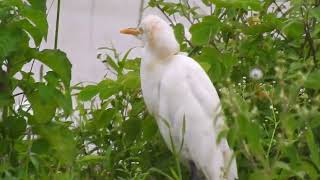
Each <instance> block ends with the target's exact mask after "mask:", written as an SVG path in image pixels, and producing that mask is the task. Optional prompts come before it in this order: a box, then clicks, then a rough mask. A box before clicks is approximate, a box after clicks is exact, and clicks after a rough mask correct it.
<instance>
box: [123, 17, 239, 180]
mask: <svg viewBox="0 0 320 180" xmlns="http://www.w3.org/2000/svg"><path fill="white" fill-rule="evenodd" d="M121 33H123V34H131V35H134V36H136V37H137V38H138V39H140V40H142V41H143V43H144V50H145V54H144V57H143V59H142V62H141V67H140V75H141V86H142V94H143V98H144V101H145V103H146V106H147V108H148V111H149V112H150V113H151V114H152V115H153V116H154V117H155V119H156V121H157V124H158V127H159V130H160V133H161V134H162V136H163V138H164V140H165V142H166V144H167V145H168V147H169V148H170V149H171V151H174V150H175V151H179V154H180V157H181V160H182V162H187V163H188V164H189V165H190V168H191V176H192V179H197V178H199V177H200V175H199V174H200V173H199V172H201V174H202V176H203V175H204V176H205V177H206V179H208V180H220V179H228V180H231V179H236V178H237V167H236V161H235V158H234V156H233V152H232V150H231V149H230V148H229V145H228V142H227V140H226V138H225V137H222V138H221V139H219V140H218V135H219V133H220V132H221V131H222V129H223V126H224V121H223V118H222V116H221V114H220V113H221V105H220V100H219V96H218V94H217V92H216V89H215V88H214V86H213V84H212V83H211V81H210V79H209V77H208V76H207V74H206V73H205V71H204V70H203V69H202V68H201V66H200V65H199V64H198V63H197V62H196V61H194V60H193V59H192V58H190V57H187V56H185V55H182V54H180V53H179V51H180V49H179V44H178V42H177V40H176V38H175V35H174V32H173V30H172V28H171V27H170V26H169V24H168V23H166V22H165V21H164V20H162V19H161V18H159V17H158V16H155V15H149V16H147V17H146V18H144V19H143V20H142V23H141V25H140V27H139V28H127V29H123V30H121Z"/></svg>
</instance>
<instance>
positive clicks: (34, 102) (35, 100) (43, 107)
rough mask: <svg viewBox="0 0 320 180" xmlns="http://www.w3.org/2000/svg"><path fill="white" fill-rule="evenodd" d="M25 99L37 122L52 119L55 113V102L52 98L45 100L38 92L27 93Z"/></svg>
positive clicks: (45, 121)
mask: <svg viewBox="0 0 320 180" xmlns="http://www.w3.org/2000/svg"><path fill="white" fill-rule="evenodd" d="M27 99H28V101H29V102H30V104H31V107H32V110H33V114H34V117H35V119H36V121H37V122H38V123H47V122H49V121H51V120H52V118H53V117H54V115H55V113H56V109H57V104H56V103H55V102H54V100H53V99H52V102H47V101H45V100H44V99H42V96H41V95H40V94H39V92H37V91H35V92H33V93H28V94H27Z"/></svg>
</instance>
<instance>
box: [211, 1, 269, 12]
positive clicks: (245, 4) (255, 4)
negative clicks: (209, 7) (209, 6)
mask: <svg viewBox="0 0 320 180" xmlns="http://www.w3.org/2000/svg"><path fill="white" fill-rule="evenodd" d="M209 1H211V2H212V3H214V4H215V5H216V6H217V7H219V8H221V7H225V8H243V9H246V10H249V9H253V10H257V11H258V10H261V8H262V6H261V5H262V4H263V3H261V2H260V1H259V0H209Z"/></svg>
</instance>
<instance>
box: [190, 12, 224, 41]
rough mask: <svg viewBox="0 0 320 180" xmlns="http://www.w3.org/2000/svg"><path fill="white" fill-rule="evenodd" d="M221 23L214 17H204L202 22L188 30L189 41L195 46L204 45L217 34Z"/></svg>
mask: <svg viewBox="0 0 320 180" xmlns="http://www.w3.org/2000/svg"><path fill="white" fill-rule="evenodd" d="M220 26H221V23H220V21H219V19H218V18H217V17H215V16H206V17H204V18H203V21H202V22H200V23H197V24H194V25H192V26H191V28H190V32H191V34H192V38H191V41H192V43H194V44H196V45H206V44H208V43H209V41H210V40H211V39H212V38H213V37H214V36H215V34H216V33H217V32H218V30H219V28H220Z"/></svg>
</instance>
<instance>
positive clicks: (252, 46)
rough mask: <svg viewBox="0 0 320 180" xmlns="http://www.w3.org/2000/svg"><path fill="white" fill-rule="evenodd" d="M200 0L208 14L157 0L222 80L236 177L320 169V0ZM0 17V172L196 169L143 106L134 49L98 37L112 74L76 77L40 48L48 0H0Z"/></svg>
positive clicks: (160, 175)
mask: <svg viewBox="0 0 320 180" xmlns="http://www.w3.org/2000/svg"><path fill="white" fill-rule="evenodd" d="M199 3H200V2H199ZM202 3H203V5H204V6H206V7H207V9H206V11H207V14H204V11H205V10H201V9H200V8H199V7H193V6H192V5H191V4H190V3H189V1H188V0H183V1H182V0H181V1H179V2H177V3H172V2H168V1H165V0H150V1H149V7H150V8H157V9H159V10H160V11H161V12H162V13H164V14H165V15H166V16H164V17H167V20H168V21H169V22H170V23H172V27H173V28H174V33H175V35H176V38H177V40H178V42H179V44H180V48H181V49H182V50H183V51H186V52H187V53H189V55H190V56H191V57H193V58H194V59H196V60H197V61H198V62H199V63H200V64H201V65H202V66H203V68H204V69H205V70H206V71H207V73H208V75H209V77H210V78H211V80H212V81H213V82H214V84H215V87H216V88H217V90H218V93H219V95H220V97H221V100H222V103H223V106H222V107H223V109H224V116H225V120H226V123H227V124H228V127H229V128H228V129H226V130H225V131H223V133H221V135H220V137H222V136H227V138H228V141H229V144H230V146H232V148H233V149H234V150H235V153H236V158H237V165H238V171H239V176H240V179H319V178H320V177H319V174H320V136H319V133H318V132H319V130H320V95H319V89H320V84H319V82H320V71H319V66H320V62H319V61H320V60H319V59H320V50H319V48H320V17H319V12H320V11H319V10H320V8H319V7H320V6H319V5H320V2H319V0H310V1H306V0H292V1H287V2H277V3H276V2H275V1H272V0H265V1H260V0H228V1H227V0H202ZM177 17H179V18H177ZM176 19H185V20H186V21H185V22H187V24H185V25H183V24H181V22H176ZM0 20H1V21H0V65H1V68H0V115H1V117H0V177H1V179H139V180H140V179H188V178H189V177H188V176H189V173H188V170H187V168H186V167H185V166H183V165H180V163H179V161H178V159H179V157H178V155H177V152H174V153H171V152H170V151H169V150H168V148H167V147H166V145H165V144H164V142H163V140H162V138H161V136H160V134H159V132H158V129H157V124H156V122H155V121H154V119H153V118H152V117H151V116H150V115H149V114H148V112H147V110H146V108H145V105H144V102H143V99H142V94H141V90H140V77H139V66H140V61H141V60H140V58H135V59H131V58H129V54H130V52H131V49H130V50H129V51H127V52H126V53H125V54H119V53H118V52H117V51H116V50H115V49H113V48H101V50H103V51H105V52H104V53H103V54H101V55H99V58H100V59H102V62H103V63H104V64H105V65H106V67H107V68H108V72H107V73H108V74H107V75H106V78H105V79H104V80H102V81H101V82H98V83H96V84H82V83H79V84H77V85H75V86H70V79H71V67H72V66H71V64H70V62H69V61H68V58H67V56H66V54H65V53H63V52H62V51H60V50H41V51H40V50H39V45H40V43H41V41H42V40H43V39H46V35H47V32H48V25H47V21H46V15H45V1H42V0H29V1H28V3H26V2H24V1H21V0H6V1H0ZM186 27H190V28H189V31H190V33H191V35H192V37H191V38H190V39H188V38H187V37H186V36H185V34H186V33H185V31H186V30H187V28H186ZM29 41H31V42H33V44H34V46H33V47H30V46H29ZM31 44H32V43H31ZM34 61H37V62H39V63H41V64H42V65H45V66H47V67H48V68H49V69H50V70H49V71H48V72H46V73H44V72H41V75H40V78H39V80H36V79H38V78H35V77H36V76H35V75H34V74H33V70H32V69H30V71H23V70H22V67H23V66H24V65H25V64H27V63H29V64H33V62H34ZM71 94H73V95H74V97H72V98H71ZM72 104H73V105H75V106H74V107H73V106H72ZM183 131H184V129H182V133H184V132H183Z"/></svg>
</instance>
